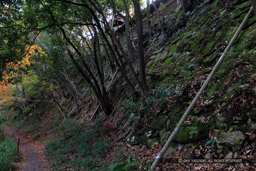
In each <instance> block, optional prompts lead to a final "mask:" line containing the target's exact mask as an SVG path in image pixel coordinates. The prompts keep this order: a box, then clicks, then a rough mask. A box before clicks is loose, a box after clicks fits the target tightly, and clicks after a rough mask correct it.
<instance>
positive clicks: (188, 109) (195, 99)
mask: <svg viewBox="0 0 256 171" xmlns="http://www.w3.org/2000/svg"><path fill="white" fill-rule="evenodd" d="M252 12H253V7H251V8H250V10H249V12H248V13H247V15H246V16H245V18H244V20H243V22H242V23H241V25H240V26H239V28H238V29H237V31H236V33H235V35H234V36H233V38H232V39H231V41H230V42H229V44H228V46H227V47H226V49H225V51H224V52H223V54H222V55H221V57H220V59H219V60H218V62H217V63H216V65H215V66H214V68H213V69H212V71H211V73H210V75H209V76H208V78H207V80H206V81H205V83H204V84H203V86H202V87H201V89H200V90H199V92H198V93H197V95H196V97H195V98H194V99H193V101H192V102H191V104H190V105H189V107H188V108H187V110H186V111H185V113H184V114H183V116H182V118H181V119H180V121H179V123H178V125H177V126H176V128H175V129H174V131H173V132H172V134H171V136H170V137H169V138H168V140H167V142H166V143H165V145H164V147H163V148H162V150H161V152H160V153H159V154H158V155H157V156H156V159H155V161H154V163H153V164H152V166H151V170H155V168H156V166H157V164H158V163H159V161H160V160H161V159H162V157H163V156H164V154H165V153H166V151H167V149H168V148H169V145H170V144H171V142H172V141H173V139H174V138H175V136H176V135H177V133H178V132H179V130H180V128H181V126H182V125H183V123H184V121H185V120H186V118H187V116H188V115H189V113H190V112H191V110H192V109H193V108H194V106H195V105H196V102H197V101H198V99H199V97H200V96H201V95H202V93H203V91H204V90H205V89H206V87H207V86H208V84H209V83H210V81H211V79H212V78H213V76H214V74H215V73H216V71H217V69H218V68H219V66H220V65H221V63H222V62H223V60H224V59H225V57H226V56H225V55H226V53H227V52H228V51H229V49H230V48H231V46H232V45H233V43H234V42H235V40H236V38H237V37H238V36H239V34H240V32H241V31H242V29H243V27H244V25H245V23H246V21H247V20H248V18H249V17H250V15H251V14H252Z"/></svg>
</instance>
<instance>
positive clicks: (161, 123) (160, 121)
mask: <svg viewBox="0 0 256 171" xmlns="http://www.w3.org/2000/svg"><path fill="white" fill-rule="evenodd" d="M167 120H168V117H167V116H165V115H162V116H159V117H156V118H154V119H153V120H152V121H151V123H150V124H149V128H150V129H152V130H154V131H155V130H161V129H163V128H165V127H166V122H167Z"/></svg>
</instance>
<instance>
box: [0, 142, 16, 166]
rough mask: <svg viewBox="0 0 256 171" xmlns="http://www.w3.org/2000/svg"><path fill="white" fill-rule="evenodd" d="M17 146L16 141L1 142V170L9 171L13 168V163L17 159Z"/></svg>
mask: <svg viewBox="0 0 256 171" xmlns="http://www.w3.org/2000/svg"><path fill="white" fill-rule="evenodd" d="M16 152H17V146H16V144H15V142H14V139H11V138H8V139H5V140H3V141H1V140H0V168H1V170H3V171H5V170H6V171H7V170H10V169H12V168H13V166H12V165H11V163H12V162H13V161H14V160H15V159H16V158H17V156H16Z"/></svg>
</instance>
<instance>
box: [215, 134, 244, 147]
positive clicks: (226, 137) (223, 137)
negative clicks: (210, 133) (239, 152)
mask: <svg viewBox="0 0 256 171" xmlns="http://www.w3.org/2000/svg"><path fill="white" fill-rule="evenodd" d="M217 139H218V142H219V144H229V145H231V146H234V145H241V144H242V142H243V141H244V139H245V136H244V134H243V133H242V132H241V131H233V132H223V133H221V134H220V135H219V136H218V137H217Z"/></svg>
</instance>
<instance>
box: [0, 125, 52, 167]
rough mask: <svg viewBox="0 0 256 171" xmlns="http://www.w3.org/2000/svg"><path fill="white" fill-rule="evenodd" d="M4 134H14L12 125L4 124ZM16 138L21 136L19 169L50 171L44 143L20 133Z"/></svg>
mask: <svg viewBox="0 0 256 171" xmlns="http://www.w3.org/2000/svg"><path fill="white" fill-rule="evenodd" d="M4 134H5V135H6V136H12V135H13V131H12V128H11V127H8V126H4ZM15 138H16V139H17V138H20V153H21V157H22V159H21V162H19V163H18V164H17V170H18V171H48V170H50V167H49V164H48V162H47V160H46V157H45V154H44V150H43V149H44V145H43V144H42V143H40V142H38V141H32V140H30V139H27V138H25V137H22V136H20V135H17V134H16V135H15Z"/></svg>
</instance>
